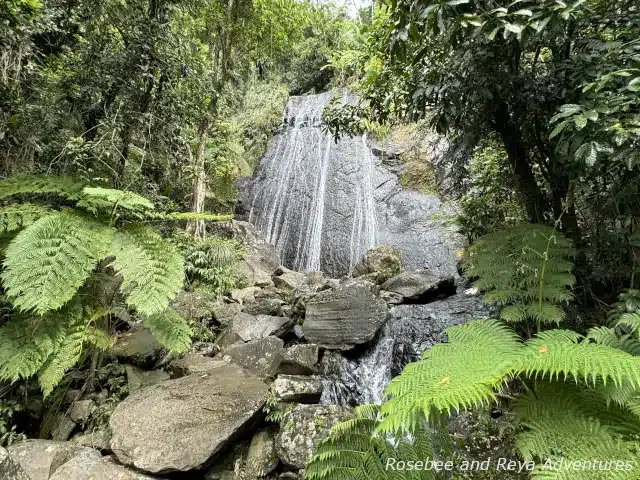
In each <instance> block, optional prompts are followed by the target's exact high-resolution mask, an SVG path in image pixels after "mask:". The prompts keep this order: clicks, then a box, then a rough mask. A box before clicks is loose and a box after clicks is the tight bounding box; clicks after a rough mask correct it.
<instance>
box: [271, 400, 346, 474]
mask: <svg viewBox="0 0 640 480" xmlns="http://www.w3.org/2000/svg"><path fill="white" fill-rule="evenodd" d="M351 417H352V414H351V411H350V410H349V409H348V408H345V407H340V406H338V405H297V406H296V407H295V408H293V409H292V410H290V411H288V412H286V413H285V414H284V418H283V419H282V422H281V428H280V432H279V433H278V436H277V437H276V451H277V452H278V457H279V458H280V460H282V462H283V463H285V464H286V465H289V466H291V467H294V468H304V467H305V466H306V465H307V462H308V461H309V459H310V458H311V457H312V456H313V455H314V454H315V453H316V448H317V447H318V444H319V443H320V441H322V440H323V439H324V438H326V437H327V435H328V434H329V430H331V428H332V427H333V426H334V425H336V424H338V423H341V422H344V421H345V420H348V419H349V418H351Z"/></svg>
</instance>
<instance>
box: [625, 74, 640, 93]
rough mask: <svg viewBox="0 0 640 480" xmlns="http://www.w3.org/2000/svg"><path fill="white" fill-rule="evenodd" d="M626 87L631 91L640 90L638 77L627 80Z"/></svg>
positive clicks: (639, 78)
mask: <svg viewBox="0 0 640 480" xmlns="http://www.w3.org/2000/svg"><path fill="white" fill-rule="evenodd" d="M627 89H629V90H630V91H632V92H640V77H636V78H634V79H633V80H631V81H630V82H629V85H627Z"/></svg>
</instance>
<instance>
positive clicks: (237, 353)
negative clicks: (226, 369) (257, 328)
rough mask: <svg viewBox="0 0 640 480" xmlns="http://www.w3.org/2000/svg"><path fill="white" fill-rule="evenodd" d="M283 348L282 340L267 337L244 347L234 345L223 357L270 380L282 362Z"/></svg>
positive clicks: (243, 345) (225, 351) (223, 353)
mask: <svg viewBox="0 0 640 480" xmlns="http://www.w3.org/2000/svg"><path fill="white" fill-rule="evenodd" d="M283 346H284V342H283V341H282V340H281V339H279V338H277V337H267V338H261V339H258V340H252V341H251V342H248V343H245V344H242V345H232V346H230V347H228V348H226V349H225V350H224V351H223V352H222V355H223V356H224V357H225V358H227V357H228V358H230V359H231V361H233V362H234V363H235V364H236V365H240V366H241V367H243V368H246V369H247V370H249V371H250V372H252V373H255V374H256V375H258V376H260V377H263V378H269V377H273V376H275V374H276V372H277V370H278V366H279V365H280V362H281V361H282V350H283Z"/></svg>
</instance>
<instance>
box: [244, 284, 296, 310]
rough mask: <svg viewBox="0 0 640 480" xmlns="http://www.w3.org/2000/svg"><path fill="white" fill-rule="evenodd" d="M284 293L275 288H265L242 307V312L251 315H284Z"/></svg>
mask: <svg viewBox="0 0 640 480" xmlns="http://www.w3.org/2000/svg"><path fill="white" fill-rule="evenodd" d="M282 295H283V294H282V291H280V290H277V289H274V288H264V289H262V290H260V291H259V292H256V294H255V295H254V296H253V297H252V298H251V299H248V300H247V301H245V303H244V304H243V305H242V311H243V312H245V313H249V314H251V315H275V316H277V317H280V316H286V315H284V306H285V303H286V302H285V301H284V300H283V299H282Z"/></svg>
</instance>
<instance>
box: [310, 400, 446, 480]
mask: <svg viewBox="0 0 640 480" xmlns="http://www.w3.org/2000/svg"><path fill="white" fill-rule="evenodd" d="M354 413H355V418H354V419H352V420H347V421H346V422H343V423H340V424H338V425H336V426H334V427H333V428H332V429H331V431H330V433H329V436H328V437H327V438H326V439H325V440H324V441H323V442H322V443H321V444H320V445H319V447H318V451H317V453H316V455H315V456H314V457H313V458H312V459H311V461H310V462H309V464H308V465H307V468H306V471H305V478H306V479H308V480H332V479H335V480H345V479H350V480H396V479H397V480H404V479H409V480H423V479H424V480H426V479H429V480H432V479H435V478H436V477H435V475H434V472H433V471H432V470H424V469H423V470H403V471H399V470H394V469H393V468H387V462H388V459H390V458H391V459H394V460H396V461H403V462H409V461H413V462H420V461H421V462H424V461H425V460H427V459H430V458H433V457H434V450H433V445H432V442H431V439H430V437H429V434H428V433H427V431H426V430H425V429H422V430H420V431H418V432H416V434H415V435H414V436H413V437H412V438H410V439H409V438H402V439H400V440H397V439H392V438H389V437H386V436H381V435H379V434H376V433H375V431H376V429H377V427H378V426H379V424H380V418H379V414H378V407H376V406H374V405H363V406H360V407H356V409H355V410H354Z"/></svg>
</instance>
